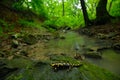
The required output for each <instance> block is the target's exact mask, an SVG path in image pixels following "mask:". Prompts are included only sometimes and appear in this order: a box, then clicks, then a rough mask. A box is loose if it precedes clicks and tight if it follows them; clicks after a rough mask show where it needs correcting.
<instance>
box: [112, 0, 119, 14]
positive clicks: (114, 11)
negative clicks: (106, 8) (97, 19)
mask: <svg viewBox="0 0 120 80" xmlns="http://www.w3.org/2000/svg"><path fill="white" fill-rule="evenodd" d="M110 14H111V15H113V16H120V1H119V0H114V1H113V3H112V6H111V9H110Z"/></svg>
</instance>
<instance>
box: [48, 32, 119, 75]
mask: <svg viewBox="0 0 120 80" xmlns="http://www.w3.org/2000/svg"><path fill="white" fill-rule="evenodd" d="M64 36H65V37H66V38H65V40H54V41H51V42H50V43H49V44H50V45H52V46H51V47H50V49H51V50H53V51H54V50H56V48H60V49H61V50H62V51H63V53H66V54H69V55H71V56H73V55H74V54H75V53H76V47H78V48H79V52H81V53H82V52H83V51H82V49H81V47H80V46H81V45H85V46H87V47H96V44H95V40H94V39H91V38H88V37H86V36H80V35H78V34H77V33H74V32H68V33H67V34H65V35H64ZM102 57H103V58H102V59H92V58H86V60H87V61H88V62H90V63H93V64H95V65H98V66H100V67H102V68H105V69H107V70H109V71H111V72H113V73H115V74H118V75H120V54H119V53H116V52H115V51H114V50H112V49H108V50H104V51H102Z"/></svg>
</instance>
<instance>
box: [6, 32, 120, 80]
mask: <svg viewBox="0 0 120 80" xmlns="http://www.w3.org/2000/svg"><path fill="white" fill-rule="evenodd" d="M61 36H65V39H56V40H54V39H53V40H50V41H48V42H47V43H46V44H47V48H45V49H42V50H41V49H39V48H40V47H41V45H39V44H38V46H37V48H38V49H37V50H36V51H37V52H36V53H35V52H34V54H36V56H39V57H42V55H43V54H44V53H51V54H54V53H55V54H59V53H60V54H61V53H62V54H67V55H69V56H74V55H75V54H76V53H78V52H79V53H83V52H84V50H83V49H82V47H83V45H85V46H87V47H96V46H98V45H96V43H95V41H96V40H95V39H91V38H89V37H86V36H83V35H82V36H81V35H79V34H77V33H75V32H68V33H65V34H61ZM41 53H42V54H41ZM102 53H103V54H102V56H103V58H102V59H92V58H86V59H85V60H86V61H88V62H90V63H92V64H95V65H97V66H100V67H102V68H105V69H107V70H109V71H111V72H113V73H115V74H117V75H120V54H117V53H116V52H115V51H114V50H112V49H109V50H104V51H103V52H102ZM43 58H44V57H43ZM43 58H42V60H43ZM8 64H10V65H11V66H14V67H20V70H18V71H16V72H15V73H14V74H12V75H11V76H10V77H8V78H9V79H8V80H93V79H92V77H89V78H91V79H88V78H87V77H86V76H88V73H86V72H84V71H83V72H82V73H81V72H80V71H79V69H78V68H73V69H72V71H70V72H69V74H68V72H67V71H59V72H54V71H53V70H52V68H51V66H50V65H48V64H44V63H39V64H38V65H36V66H34V67H33V65H34V64H35V63H34V61H33V60H31V61H30V60H29V59H21V58H20V59H19V58H16V59H14V60H13V61H9V62H8ZM21 64H24V65H21ZM14 75H15V76H17V77H14ZM58 75H59V76H58ZM76 75H77V76H76ZM89 75H90V74H89ZM82 77H83V79H82ZM100 77H101V76H100ZM13 78H14V79H13ZM21 78H22V79H21ZM94 80H98V79H97V77H96V79H94Z"/></svg>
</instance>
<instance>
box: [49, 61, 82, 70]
mask: <svg viewBox="0 0 120 80" xmlns="http://www.w3.org/2000/svg"><path fill="white" fill-rule="evenodd" d="M81 65H82V64H71V63H62V62H59V63H52V64H51V66H52V68H53V69H54V71H58V70H65V69H69V70H70V69H71V68H73V67H80V66H81Z"/></svg>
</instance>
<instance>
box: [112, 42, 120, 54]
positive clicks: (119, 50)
mask: <svg viewBox="0 0 120 80" xmlns="http://www.w3.org/2000/svg"><path fill="white" fill-rule="evenodd" d="M112 47H113V49H114V50H115V51H117V52H119V53H120V43H115V44H114V45H113V46H112Z"/></svg>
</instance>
